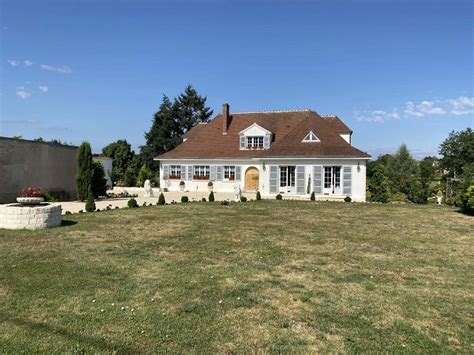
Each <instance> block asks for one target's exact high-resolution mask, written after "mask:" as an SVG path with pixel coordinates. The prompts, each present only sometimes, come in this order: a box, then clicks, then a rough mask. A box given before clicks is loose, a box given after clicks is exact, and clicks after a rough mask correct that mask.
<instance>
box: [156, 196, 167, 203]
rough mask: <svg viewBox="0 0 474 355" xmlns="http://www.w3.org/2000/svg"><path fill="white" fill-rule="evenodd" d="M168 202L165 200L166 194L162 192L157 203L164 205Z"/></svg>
mask: <svg viewBox="0 0 474 355" xmlns="http://www.w3.org/2000/svg"><path fill="white" fill-rule="evenodd" d="M165 203H166V201H165V195H163V193H161V194H160V196H159V197H158V202H157V203H156V204H157V205H164V204H165Z"/></svg>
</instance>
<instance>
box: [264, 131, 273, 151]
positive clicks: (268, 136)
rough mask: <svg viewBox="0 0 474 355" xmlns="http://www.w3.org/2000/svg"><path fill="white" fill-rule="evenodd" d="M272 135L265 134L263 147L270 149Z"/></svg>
mask: <svg viewBox="0 0 474 355" xmlns="http://www.w3.org/2000/svg"><path fill="white" fill-rule="evenodd" d="M271 137H272V136H271V135H270V134H265V136H264V137H263V148H265V149H268V148H270V138H271Z"/></svg>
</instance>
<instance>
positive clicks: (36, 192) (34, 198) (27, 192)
mask: <svg viewBox="0 0 474 355" xmlns="http://www.w3.org/2000/svg"><path fill="white" fill-rule="evenodd" d="M16 201H17V202H19V203H21V204H22V205H39V204H40V203H41V202H43V201H44V198H43V197H41V188H40V187H28V188H26V189H23V191H21V197H17V198H16Z"/></svg>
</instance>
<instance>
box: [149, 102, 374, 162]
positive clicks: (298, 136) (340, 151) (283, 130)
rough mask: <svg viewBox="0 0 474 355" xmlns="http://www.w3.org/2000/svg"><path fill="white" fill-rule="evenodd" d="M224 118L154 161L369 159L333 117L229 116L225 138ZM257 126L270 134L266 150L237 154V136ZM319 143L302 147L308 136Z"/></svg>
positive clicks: (298, 114) (275, 113) (199, 128)
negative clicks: (312, 135) (274, 158)
mask: <svg viewBox="0 0 474 355" xmlns="http://www.w3.org/2000/svg"><path fill="white" fill-rule="evenodd" d="M223 121H224V116H223V115H222V114H219V115H218V116H216V117H215V118H214V119H213V120H211V121H210V122H209V123H207V124H201V125H197V126H195V127H194V128H192V129H191V130H190V131H189V132H188V133H187V134H186V135H185V138H186V140H185V142H183V143H181V144H180V145H179V146H177V147H176V148H175V149H173V150H171V151H169V152H167V153H164V154H162V155H160V156H159V157H157V159H185V158H189V159H206V158H208V159H216V158H264V157H360V158H367V157H370V156H369V155H368V154H367V153H364V152H362V151H360V150H359V149H357V148H355V147H353V146H351V145H350V144H349V143H347V142H346V141H345V140H344V139H343V138H341V136H340V134H341V133H352V131H351V130H350V129H349V127H347V126H346V125H345V124H344V122H342V121H341V120H340V119H339V118H338V117H337V116H324V117H322V116H320V115H319V114H318V113H316V112H314V111H311V110H294V111H265V112H242V113H238V112H235V113H231V114H230V123H229V126H228V130H227V134H222V131H223V124H224V122H223ZM254 123H257V124H258V125H259V126H261V127H263V128H265V129H267V130H269V131H270V132H272V133H273V139H272V142H271V146H270V148H269V149H264V150H240V149H239V148H240V143H239V132H241V131H242V130H244V129H245V128H247V127H249V126H251V125H252V124H254ZM310 131H313V132H314V134H315V135H316V136H317V137H318V138H319V139H320V142H317V143H303V142H302V140H303V138H304V137H305V136H306V135H307V134H308V133H309V132H310Z"/></svg>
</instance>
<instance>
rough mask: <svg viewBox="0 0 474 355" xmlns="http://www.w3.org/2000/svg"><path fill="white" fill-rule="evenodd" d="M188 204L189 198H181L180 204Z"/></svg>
mask: <svg viewBox="0 0 474 355" xmlns="http://www.w3.org/2000/svg"><path fill="white" fill-rule="evenodd" d="M186 202H189V197H188V196H181V203H186Z"/></svg>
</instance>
